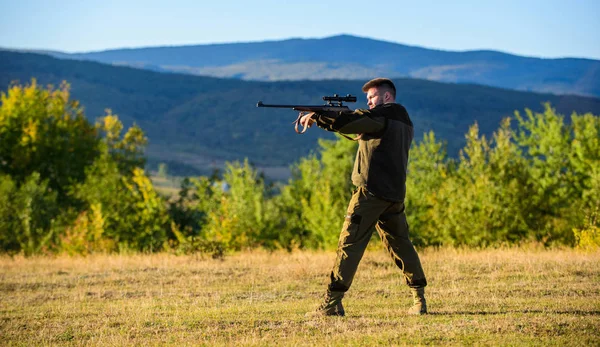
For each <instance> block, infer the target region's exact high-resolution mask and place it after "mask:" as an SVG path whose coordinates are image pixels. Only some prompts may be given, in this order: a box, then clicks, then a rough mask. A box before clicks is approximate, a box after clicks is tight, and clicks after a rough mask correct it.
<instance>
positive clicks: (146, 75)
mask: <svg viewBox="0 0 600 347" xmlns="http://www.w3.org/2000/svg"><path fill="white" fill-rule="evenodd" d="M32 78H36V79H37V81H38V83H39V84H40V85H46V84H54V85H58V84H60V83H61V82H62V81H63V80H66V81H67V82H69V83H70V85H71V95H72V98H74V99H77V100H79V101H80V102H81V104H82V105H83V106H84V108H85V114H86V116H87V117H88V118H90V119H91V120H94V119H95V118H97V117H100V116H102V115H103V114H104V110H105V109H106V108H110V109H112V111H113V113H115V114H117V115H119V117H120V118H121V119H122V120H123V122H124V123H125V125H126V126H129V125H131V124H133V123H136V124H138V125H140V126H141V127H142V129H143V130H144V131H145V133H146V134H147V136H148V138H149V146H148V150H147V156H148V158H149V163H150V165H156V164H157V163H159V162H165V163H167V165H168V166H169V170H170V172H173V173H178V174H197V173H206V172H209V171H210V170H211V169H213V168H215V167H222V165H223V162H224V161H226V160H227V161H230V160H239V159H243V158H249V160H250V161H251V162H253V163H254V164H255V165H257V167H260V168H264V170H265V173H266V174H267V175H270V176H271V177H274V178H281V177H285V175H286V173H287V172H288V171H287V170H288V169H287V168H288V167H289V165H290V164H291V163H293V162H295V161H297V160H298V158H299V157H302V156H306V155H307V154H309V153H311V152H312V151H314V150H315V148H316V147H317V140H318V139H319V138H330V139H331V138H333V135H332V134H331V133H328V132H325V131H322V130H321V129H316V128H313V129H310V130H309V131H308V132H307V133H306V134H304V135H297V134H296V133H295V132H294V130H293V125H292V122H293V120H295V118H296V112H294V111H292V110H285V109H264V108H257V107H256V103H257V101H264V102H265V103H277V104H321V103H323V101H322V100H321V97H322V96H324V95H332V94H334V93H337V94H340V95H346V94H353V95H356V96H358V97H359V102H357V103H356V104H349V105H348V106H350V107H351V108H358V107H363V108H364V107H366V104H365V102H364V96H363V93H362V91H361V87H362V85H363V84H364V82H365V80H364V79H361V80H342V79H331V80H321V81H309V80H302V81H277V82H261V81H246V80H240V79H236V78H215V77H206V76H194V75H189V74H182V73H159V72H155V71H148V70H145V69H139V68H132V67H127V66H114V65H111V64H103V63H97V62H92V61H87V60H74V59H57V58H54V57H51V56H49V55H45V54H35V53H19V52H14V51H6V50H4V51H3V50H0V86H2V87H1V89H2V90H6V88H8V86H9V84H10V83H11V82H14V81H18V82H20V83H28V82H29V81H30V80H31V79H32ZM394 81H395V83H396V86H397V91H398V102H400V103H402V104H403V105H404V106H406V108H407V109H408V111H409V113H410V115H411V118H412V120H413V122H414V124H415V135H416V138H417V139H420V138H421V137H422V134H423V133H425V132H427V131H429V130H433V131H435V133H436V136H437V137H438V138H440V139H444V140H445V141H446V142H447V144H448V152H449V154H450V155H452V156H455V155H457V153H458V150H459V149H460V148H461V147H462V146H463V145H464V142H465V140H464V134H465V133H466V132H467V130H468V127H469V126H470V125H472V124H474V123H475V122H477V123H478V124H479V127H480V129H481V132H482V133H484V134H491V132H493V131H494V130H495V129H497V128H498V126H499V123H500V121H501V119H502V118H504V117H507V116H511V115H513V113H514V111H515V110H520V111H523V110H524V109H525V108H530V109H532V110H534V111H541V110H542V109H543V103H544V102H550V103H551V104H552V106H553V107H554V108H556V110H557V111H558V112H560V113H562V114H565V115H569V114H570V113H571V112H573V111H575V112H578V113H585V112H592V113H594V114H600V99H598V98H594V97H584V96H576V95H555V94H542V93H532V92H522V91H515V90H508V89H502V88H496V87H488V86H481V85H475V84H457V83H440V82H433V81H427V80H422V79H410V78H395V79H394Z"/></svg>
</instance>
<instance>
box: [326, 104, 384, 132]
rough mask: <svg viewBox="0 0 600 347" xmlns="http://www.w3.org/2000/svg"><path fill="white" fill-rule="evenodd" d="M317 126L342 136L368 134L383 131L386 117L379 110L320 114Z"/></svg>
mask: <svg viewBox="0 0 600 347" xmlns="http://www.w3.org/2000/svg"><path fill="white" fill-rule="evenodd" d="M315 120H316V122H317V126H319V127H320V128H323V129H325V130H327V131H335V132H339V133H342V134H366V133H375V132H378V131H381V130H382V129H383V128H384V127H385V123H386V122H385V117H384V115H383V113H382V112H379V110H378V109H377V108H374V109H372V110H364V109H357V110H354V111H342V112H327V111H326V112H319V113H318V114H317V117H316V118H315Z"/></svg>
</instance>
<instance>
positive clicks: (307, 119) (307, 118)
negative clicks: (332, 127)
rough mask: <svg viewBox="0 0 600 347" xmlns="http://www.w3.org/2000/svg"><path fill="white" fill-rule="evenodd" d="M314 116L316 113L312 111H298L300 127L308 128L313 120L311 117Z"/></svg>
mask: <svg viewBox="0 0 600 347" xmlns="http://www.w3.org/2000/svg"><path fill="white" fill-rule="evenodd" d="M315 116H316V113H314V112H310V113H307V114H304V112H300V115H299V117H300V125H302V127H304V128H310V127H311V126H312V125H313V123H314V122H315V120H314V119H313V117H315Z"/></svg>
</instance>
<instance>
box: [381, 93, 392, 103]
mask: <svg viewBox="0 0 600 347" xmlns="http://www.w3.org/2000/svg"><path fill="white" fill-rule="evenodd" d="M392 100H393V98H392V93H390V92H385V93H383V102H384V103H388V102H392Z"/></svg>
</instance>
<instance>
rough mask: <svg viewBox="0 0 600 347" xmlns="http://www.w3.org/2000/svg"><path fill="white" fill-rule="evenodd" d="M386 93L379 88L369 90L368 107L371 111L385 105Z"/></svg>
mask: <svg viewBox="0 0 600 347" xmlns="http://www.w3.org/2000/svg"><path fill="white" fill-rule="evenodd" d="M384 98H385V92H384V91H383V90H381V89H379V88H377V87H372V88H370V89H369V90H367V105H368V106H369V109H372V108H374V107H375V106H378V105H382V104H383V103H384Z"/></svg>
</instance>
